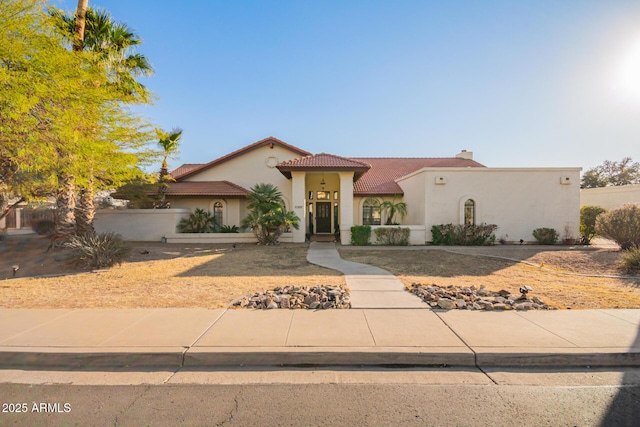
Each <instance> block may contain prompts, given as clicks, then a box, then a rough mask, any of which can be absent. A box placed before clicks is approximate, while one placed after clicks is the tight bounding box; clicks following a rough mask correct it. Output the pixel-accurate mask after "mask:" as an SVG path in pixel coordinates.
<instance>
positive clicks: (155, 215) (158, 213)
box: [94, 209, 190, 242]
mask: <svg viewBox="0 0 640 427" xmlns="http://www.w3.org/2000/svg"><path fill="white" fill-rule="evenodd" d="M189 212H190V211H189V210H187V209H123V210H113V209H103V210H99V211H97V212H96V216H95V222H94V226H95V229H96V231H97V232H98V233H106V232H113V233H117V234H120V235H121V236H122V238H123V239H124V240H130V241H141V242H159V241H161V240H162V238H163V237H164V236H165V235H168V234H172V233H175V232H176V227H177V225H178V223H179V222H180V220H181V219H182V218H186V217H188V216H189Z"/></svg>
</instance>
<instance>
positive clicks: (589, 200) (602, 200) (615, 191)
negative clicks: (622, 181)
mask: <svg viewBox="0 0 640 427" xmlns="http://www.w3.org/2000/svg"><path fill="white" fill-rule="evenodd" d="M626 203H640V184H636V185H620V186H614V187H602V188H584V189H582V190H580V206H600V207H603V208H605V209H616V208H619V207H621V206H622V205H624V204H626Z"/></svg>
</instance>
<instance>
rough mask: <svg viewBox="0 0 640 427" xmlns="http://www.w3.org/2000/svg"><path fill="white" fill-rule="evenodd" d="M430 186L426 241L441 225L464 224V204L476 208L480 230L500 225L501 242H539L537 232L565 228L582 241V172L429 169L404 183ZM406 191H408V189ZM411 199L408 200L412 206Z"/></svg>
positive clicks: (414, 188) (412, 188)
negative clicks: (419, 181) (483, 226)
mask: <svg viewBox="0 0 640 427" xmlns="http://www.w3.org/2000/svg"><path fill="white" fill-rule="evenodd" d="M415 179H422V180H423V185H424V187H423V188H424V200H425V202H424V205H425V212H424V219H423V224H424V225H425V226H426V235H427V236H426V238H427V240H428V241H430V240H431V232H430V230H431V227H432V226H433V225H437V224H448V223H454V224H462V223H463V222H464V203H465V201H466V200H467V199H472V200H474V202H475V205H476V209H475V222H476V224H480V223H483V222H484V223H488V224H497V225H498V227H499V228H498V230H497V231H496V237H498V238H500V237H504V238H505V239H506V240H508V241H518V240H520V239H523V240H525V241H527V242H530V241H533V240H534V239H533V236H532V235H531V233H532V231H533V230H534V229H535V228H539V227H552V228H555V229H556V230H557V231H558V233H559V234H560V235H561V236H564V234H565V227H567V228H568V231H569V233H570V234H571V235H572V236H573V237H576V236H578V234H579V226H580V209H579V207H580V188H579V185H580V168H536V169H532V168H518V169H515V168H514V169H511V168H464V169H462V168H425V169H422V170H421V171H418V172H416V173H414V174H411V175H410V176H408V177H405V178H402V179H400V180H399V181H398V183H399V185H400V186H401V187H403V186H404V185H405V182H408V184H409V186H408V188H410V190H409V191H408V193H411V194H413V193H415V192H416V191H418V190H419V185H417V183H416V181H415ZM403 188H404V187H403ZM408 196H409V194H405V201H406V202H407V204H410V203H413V202H412V201H411V200H409V197H408Z"/></svg>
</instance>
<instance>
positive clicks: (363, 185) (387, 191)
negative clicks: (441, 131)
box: [351, 157, 484, 196]
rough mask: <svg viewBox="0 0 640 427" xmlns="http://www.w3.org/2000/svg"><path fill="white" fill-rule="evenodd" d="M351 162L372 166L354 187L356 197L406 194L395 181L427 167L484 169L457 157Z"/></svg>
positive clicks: (377, 159)
mask: <svg viewBox="0 0 640 427" xmlns="http://www.w3.org/2000/svg"><path fill="white" fill-rule="evenodd" d="M351 160H354V161H358V162H362V163H368V164H370V165H371V169H369V170H368V171H367V172H366V173H365V174H364V175H362V177H361V178H360V179H359V180H357V181H356V182H355V184H354V185H353V194H354V195H356V196H374V195H375V196H384V195H396V194H397V195H401V194H404V193H403V191H402V189H401V188H400V186H399V185H398V184H397V183H396V182H395V180H396V179H398V178H401V177H403V176H405V175H408V174H410V173H412V172H415V171H417V170H420V169H422V168H425V167H432V168H434V167H438V168H440V167H484V165H482V164H480V163H478V162H476V161H474V160H467V159H459V158H455V157H442V158H433V157H432V158H401V157H355V158H351Z"/></svg>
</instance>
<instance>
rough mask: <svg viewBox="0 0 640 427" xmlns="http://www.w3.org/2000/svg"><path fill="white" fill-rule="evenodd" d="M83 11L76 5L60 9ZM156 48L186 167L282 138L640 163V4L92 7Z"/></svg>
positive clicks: (508, 160)
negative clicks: (104, 11)
mask: <svg viewBox="0 0 640 427" xmlns="http://www.w3.org/2000/svg"><path fill="white" fill-rule="evenodd" d="M54 3H57V4H58V5H60V7H62V8H63V9H65V10H69V11H71V10H74V9H75V6H76V3H77V2H76V0H57V1H54ZM89 5H90V6H91V7H94V8H97V7H101V8H104V9H107V10H108V11H110V12H111V14H112V15H113V17H114V19H115V20H117V21H120V22H124V23H126V24H128V25H129V26H130V27H132V28H133V29H134V30H135V31H136V32H137V33H138V34H139V35H140V36H141V37H142V39H143V40H144V43H143V45H141V47H140V48H139V52H140V53H143V54H145V55H146V56H147V57H148V58H149V59H150V60H151V63H152V65H153V67H154V69H155V75H154V76H153V77H151V78H149V79H146V80H145V81H144V83H145V84H146V85H147V86H148V87H149V88H150V89H151V90H152V91H153V92H154V93H155V94H156V95H157V96H158V98H159V99H158V101H157V103H156V105H155V106H153V107H149V108H145V109H144V110H143V112H144V114H145V115H146V116H147V117H149V118H150V119H151V120H152V121H153V122H155V123H157V124H159V125H161V126H162V127H164V128H167V129H169V128H171V127H173V126H180V127H181V128H183V129H184V137H183V143H182V147H181V150H180V156H179V158H177V159H174V160H173V161H172V162H171V167H172V168H173V167H176V166H178V165H179V164H181V163H201V162H207V161H210V160H212V159H214V158H217V157H219V156H222V155H224V154H227V153H228V152H231V151H233V150H236V149H238V148H241V147H242V146H244V145H247V144H250V143H253V142H255V141H257V140H259V139H262V138H265V137H267V136H270V135H273V136H275V137H277V138H280V139H282V140H284V141H286V142H288V143H290V144H293V145H296V146H298V147H300V148H303V149H306V150H307V151H311V152H314V153H318V152H328V153H332V154H337V155H342V156H406V157H442V156H452V155H454V154H456V153H457V152H459V151H460V149H467V150H469V151H473V152H474V155H475V159H476V160H478V161H480V162H481V163H484V164H485V165H487V166H494V167H509V166H518V167H526V166H579V167H583V168H590V167H593V166H595V165H598V164H600V163H602V161H603V160H620V159H621V158H622V157H625V156H631V157H633V158H634V160H636V161H640V1H638V0H628V1H627V0H612V1H600V0H561V1H558V0H549V1H546V0H512V1H476V0H468V1H455V0H451V1H427V0H422V1H401V0H400V1H391V0H389V1H372V0H369V1H356V0H343V1H311V0H300V1H285V0H277V1H267V0H264V1H242V0H234V1H219V0H208V1H196V0H185V1H166V0H153V1H151V0H136V1H131V0H100V1H98V0H95V1H94V0H89Z"/></svg>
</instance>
